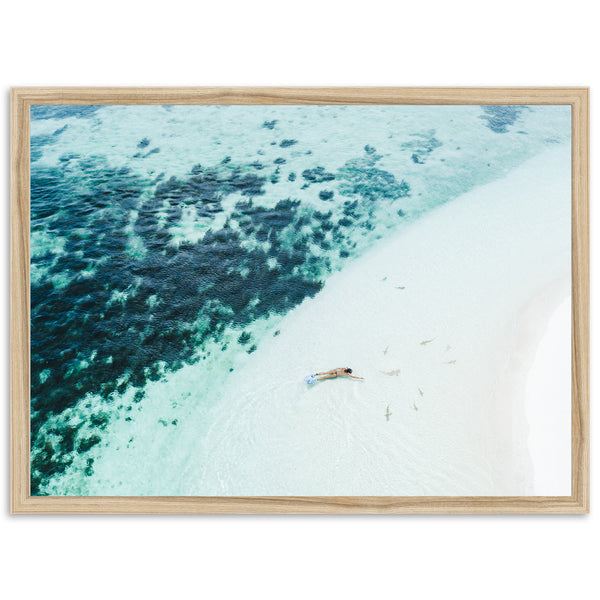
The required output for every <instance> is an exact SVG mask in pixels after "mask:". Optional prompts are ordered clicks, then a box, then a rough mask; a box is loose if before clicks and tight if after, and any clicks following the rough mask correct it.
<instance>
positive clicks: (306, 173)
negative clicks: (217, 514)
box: [31, 106, 570, 495]
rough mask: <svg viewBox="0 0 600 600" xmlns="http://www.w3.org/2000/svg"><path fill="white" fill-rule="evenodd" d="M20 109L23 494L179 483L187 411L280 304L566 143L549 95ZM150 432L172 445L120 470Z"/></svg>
mask: <svg viewBox="0 0 600 600" xmlns="http://www.w3.org/2000/svg"><path fill="white" fill-rule="evenodd" d="M31 117H32V123H31V160H32V163H31V298H32V300H31V302H32V306H31V309H32V330H31V350H32V380H31V393H32V400H31V403H32V423H31V427H32V493H34V494H76V495H85V494H90V493H91V494H100V493H106V494H117V493H136V494H174V493H178V494H185V493H186V490H185V489H181V486H180V483H179V481H180V478H179V477H178V468H180V466H181V465H182V464H184V463H185V456H186V452H189V446H187V445H186V443H185V439H186V438H185V436H182V435H181V434H180V433H179V432H180V431H181V430H182V428H183V427H184V425H185V422H186V420H189V419H191V418H192V415H193V419H194V422H195V423H197V422H199V421H200V422H202V418H203V417H204V416H205V421H204V425H205V427H206V428H207V429H208V428H210V411H211V408H212V405H213V404H214V403H215V402H222V401H223V399H222V398H220V396H219V394H218V391H219V389H220V388H221V387H222V386H223V384H224V383H225V382H226V381H227V378H228V376H229V375H230V373H231V372H233V371H234V370H235V369H239V368H241V367H243V366H244V365H245V364H247V363H248V362H250V361H252V355H253V353H254V352H255V350H256V349H257V347H258V346H259V345H260V344H261V340H264V339H265V336H276V335H278V334H279V329H278V328H279V327H280V323H281V322H282V319H283V317H284V316H285V314H286V313H288V312H289V311H290V310H291V309H292V308H294V307H295V306H297V305H298V304H299V303H301V302H302V301H303V300H304V299H306V298H310V297H312V296H314V295H315V294H317V293H318V292H319V290H320V289H321V288H322V286H323V283H324V282H325V280H326V279H327V277H328V276H329V275H330V274H332V273H333V272H335V271H336V270H339V269H342V268H343V267H344V265H345V264H347V263H348V262H349V261H352V260H353V259H354V258H356V257H358V256H360V255H361V254H362V253H363V252H364V251H365V250H366V249H367V248H369V247H371V246H372V245H373V244H374V243H376V241H377V240H378V239H381V238H384V237H386V236H388V235H391V234H392V233H396V234H397V235H402V233H401V229H402V227H403V226H404V225H405V224H407V223H408V222H410V221H411V220H413V219H416V218H418V217H419V216H420V215H422V214H423V213H424V212H426V211H428V210H430V209H432V208H434V207H436V206H438V205H440V204H442V203H445V202H448V201H451V200H452V199H453V198H456V197H457V196H459V195H460V194H462V193H464V192H465V191H467V190H469V189H472V188H474V187H476V186H479V185H482V184H484V183H487V182H489V181H491V180H494V179H497V178H499V177H502V176H503V175H505V174H506V173H507V172H508V171H510V170H511V169H512V168H514V167H515V166H517V165H519V164H521V163H522V162H524V161H525V160H526V159H528V158H530V157H531V156H533V155H534V154H537V153H539V152H541V151H542V150H544V149H545V148H547V147H548V146H551V145H553V144H556V143H561V142H565V141H568V140H569V137H570V112H569V107H553V106H532V107H478V106H438V107H435V106H433V107H419V106H385V107H382V106H310V107H309V106H302V107H296V106H289V107H287V106H286V107H274V106H194V107H181V106H156V107H153V106H130V107H126V106H110V107H108V106H105V107H77V106H73V107H67V106H61V107H32V111H31ZM515 218H518V217H517V216H515ZM398 260H402V257H398ZM315 335H317V334H315ZM274 368H276V365H274ZM197 434H198V435H202V431H201V430H199V431H198V432H197ZM152 445H159V446H161V447H165V448H169V451H168V452H166V453H165V454H164V456H162V458H161V459H160V460H155V461H154V462H153V464H152V468H151V469H148V468H147V465H145V469H144V477H143V478H140V479H139V480H137V481H135V482H132V481H131V480H130V481H128V482H123V481H122V480H120V479H119V473H120V471H121V470H122V469H121V467H122V463H120V461H123V460H128V461H134V464H133V467H134V470H135V464H136V463H135V461H139V464H140V465H141V464H142V462H143V461H144V459H145V456H146V455H147V453H146V452H145V449H146V448H148V447H150V446H152ZM125 449H127V450H130V451H129V452H127V453H126V454H125V453H124V452H123V451H124V450H125ZM134 450H135V451H134ZM100 464H102V469H99V468H98V466H99V465H100ZM131 466H132V465H131V464H129V465H128V467H131ZM98 471H101V472H102V473H107V472H109V473H111V476H110V477H106V476H105V477H104V478H103V479H99V476H98Z"/></svg>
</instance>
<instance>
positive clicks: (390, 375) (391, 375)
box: [379, 369, 400, 377]
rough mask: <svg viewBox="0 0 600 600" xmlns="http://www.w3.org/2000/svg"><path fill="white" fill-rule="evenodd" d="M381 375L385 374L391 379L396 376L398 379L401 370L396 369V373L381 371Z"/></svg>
mask: <svg viewBox="0 0 600 600" xmlns="http://www.w3.org/2000/svg"><path fill="white" fill-rule="evenodd" d="M379 372H380V373H383V374H384V375H388V376H389V377H393V376H394V375H395V376H396V377H397V376H398V375H400V369H395V370H394V371H379Z"/></svg>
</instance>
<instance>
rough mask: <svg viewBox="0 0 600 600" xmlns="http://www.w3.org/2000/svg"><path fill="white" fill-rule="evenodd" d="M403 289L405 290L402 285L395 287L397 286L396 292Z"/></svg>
mask: <svg viewBox="0 0 600 600" xmlns="http://www.w3.org/2000/svg"><path fill="white" fill-rule="evenodd" d="M405 288H406V286H404V285H397V286H396V289H397V290H403V289H405Z"/></svg>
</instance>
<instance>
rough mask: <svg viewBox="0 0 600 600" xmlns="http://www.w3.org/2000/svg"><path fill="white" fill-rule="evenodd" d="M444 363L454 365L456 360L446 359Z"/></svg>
mask: <svg viewBox="0 0 600 600" xmlns="http://www.w3.org/2000/svg"><path fill="white" fill-rule="evenodd" d="M444 364H445V365H455V364H456V360H447V361H446V362H445V363H444Z"/></svg>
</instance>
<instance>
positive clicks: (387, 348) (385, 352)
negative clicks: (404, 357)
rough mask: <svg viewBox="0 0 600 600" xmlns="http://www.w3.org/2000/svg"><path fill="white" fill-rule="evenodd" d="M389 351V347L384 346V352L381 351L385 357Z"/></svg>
mask: <svg viewBox="0 0 600 600" xmlns="http://www.w3.org/2000/svg"><path fill="white" fill-rule="evenodd" d="M389 349H390V347H389V346H386V347H385V350H384V351H383V354H384V355H385V354H387V351H388V350H389Z"/></svg>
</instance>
